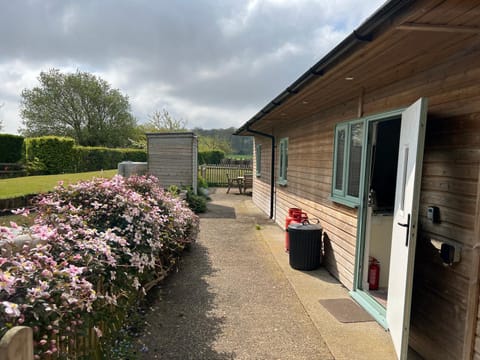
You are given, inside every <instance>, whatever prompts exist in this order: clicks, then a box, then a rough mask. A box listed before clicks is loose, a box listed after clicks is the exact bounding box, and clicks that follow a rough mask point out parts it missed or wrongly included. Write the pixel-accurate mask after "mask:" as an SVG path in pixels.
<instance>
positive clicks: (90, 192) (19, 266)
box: [0, 176, 198, 357]
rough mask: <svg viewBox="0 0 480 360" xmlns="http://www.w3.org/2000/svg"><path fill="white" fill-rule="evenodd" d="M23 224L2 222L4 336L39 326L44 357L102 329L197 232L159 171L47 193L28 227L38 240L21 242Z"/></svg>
mask: <svg viewBox="0 0 480 360" xmlns="http://www.w3.org/2000/svg"><path fill="white" fill-rule="evenodd" d="M12 225H13V227H16V226H15V224H12ZM18 230H19V229H16V231H17V233H16V234H15V233H14V232H12V230H10V229H7V228H1V227H0V240H3V241H4V242H5V245H6V246H3V247H2V251H3V254H1V255H0V336H2V335H3V333H4V332H6V331H7V330H8V329H9V328H11V327H12V326H15V325H21V324H23V325H28V326H32V327H33V328H34V334H35V335H34V336H35V341H36V343H35V349H36V354H37V357H40V356H44V355H49V354H54V353H57V352H59V342H60V343H62V341H67V342H68V341H70V342H72V341H73V342H74V340H73V339H75V334H81V333H84V332H85V331H86V330H87V329H89V328H93V329H94V330H95V332H96V333H97V335H98V336H101V330H100V328H101V326H100V325H101V324H102V322H105V321H107V322H108V320H109V318H110V317H111V316H112V313H117V314H118V312H126V310H127V307H128V306H129V305H131V303H132V299H136V298H138V296H139V295H141V294H142V293H145V291H146V290H148V289H149V288H150V287H152V286H153V285H155V284H156V283H157V282H158V281H159V280H161V279H163V277H164V276H165V275H166V274H167V272H168V271H169V270H170V269H171V268H172V267H173V266H174V265H175V262H176V259H177V257H178V255H179V254H180V252H181V251H182V250H183V249H184V247H185V246H186V245H187V244H188V243H191V242H193V241H194V240H195V238H196V235H197V231H198V217H197V216H196V215H195V214H194V213H193V212H192V211H191V210H190V209H189V208H188V207H187V205H186V204H185V203H184V202H183V201H181V200H179V199H177V198H174V197H173V196H172V195H170V194H169V193H167V192H165V191H164V190H163V189H162V188H161V187H160V186H159V184H158V181H157V180H156V178H153V177H131V178H128V179H124V178H122V177H119V176H117V177H114V178H112V179H110V180H106V179H94V180H92V181H87V182H81V183H78V184H75V185H70V186H68V187H63V186H59V187H57V188H56V189H55V191H54V192H52V193H50V194H47V195H45V196H44V197H43V198H41V199H40V200H39V202H38V216H37V219H36V224H35V226H33V227H32V228H30V229H24V233H29V234H30V235H31V236H32V237H34V238H37V239H39V241H40V243H38V244H37V245H36V246H35V245H30V246H27V245H25V246H23V248H22V249H20V250H15V249H14V247H13V243H12V241H13V238H14V237H15V236H16V235H17V234H18ZM72 346H73V345H72Z"/></svg>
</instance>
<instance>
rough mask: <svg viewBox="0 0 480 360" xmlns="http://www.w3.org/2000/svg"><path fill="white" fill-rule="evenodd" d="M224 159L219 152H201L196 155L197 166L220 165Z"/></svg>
mask: <svg viewBox="0 0 480 360" xmlns="http://www.w3.org/2000/svg"><path fill="white" fill-rule="evenodd" d="M224 157H225V153H224V152H223V151H220V150H213V151H202V152H199V153H198V163H199V164H220V161H222V159H223V158H224Z"/></svg>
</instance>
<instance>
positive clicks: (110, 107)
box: [20, 69, 136, 147]
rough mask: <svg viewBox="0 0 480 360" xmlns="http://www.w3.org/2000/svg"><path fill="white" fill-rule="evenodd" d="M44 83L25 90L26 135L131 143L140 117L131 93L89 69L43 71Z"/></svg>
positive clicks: (84, 142)
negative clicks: (135, 113)
mask: <svg viewBox="0 0 480 360" xmlns="http://www.w3.org/2000/svg"><path fill="white" fill-rule="evenodd" d="M38 80H39V82H40V85H39V86H36V87H34V88H33V89H25V90H23V91H22V104H21V112H20V113H21V116H22V118H23V125H24V128H22V129H20V132H21V134H22V135H24V136H42V135H58V136H70V137H73V138H74V139H75V140H76V141H77V143H78V144H80V145H85V146H108V147H119V146H127V145H128V144H129V141H128V139H129V138H131V137H133V136H134V134H135V126H136V121H135V118H134V117H133V115H132V114H131V112H130V104H129V102H128V97H127V96H126V95H123V94H121V93H120V91H119V90H117V89H112V88H111V86H110V84H108V83H107V82H106V81H105V80H103V79H101V78H99V77H97V76H95V75H93V74H90V73H88V72H80V71H77V72H76V73H68V74H62V73H61V72H60V71H59V70H57V69H52V70H50V71H48V72H41V73H40V76H39V78H38Z"/></svg>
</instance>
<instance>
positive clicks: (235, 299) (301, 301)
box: [139, 188, 395, 359]
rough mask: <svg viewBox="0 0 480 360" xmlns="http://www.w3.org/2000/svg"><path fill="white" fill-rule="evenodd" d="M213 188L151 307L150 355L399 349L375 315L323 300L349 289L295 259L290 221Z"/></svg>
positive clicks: (144, 350)
mask: <svg viewBox="0 0 480 360" xmlns="http://www.w3.org/2000/svg"><path fill="white" fill-rule="evenodd" d="M211 198H212V201H211V202H210V203H209V204H208V209H209V210H208V212H207V213H205V214H203V215H202V217H201V226H200V227H201V231H200V236H199V239H198V242H197V243H196V244H195V245H194V246H193V247H192V249H191V251H190V252H189V253H188V254H187V255H186V256H185V257H184V258H183V260H182V263H181V265H180V271H179V272H178V273H177V274H174V275H173V276H172V277H171V278H169V279H168V280H167V281H166V283H165V284H163V285H162V286H161V287H160V288H159V289H158V291H157V294H156V300H155V301H154V303H153V304H152V306H151V309H150V311H149V313H147V314H146V317H145V318H146V322H147V326H146V329H145V331H144V334H143V335H142V336H141V338H140V339H139V352H140V353H141V354H142V355H141V356H142V358H144V359H157V358H158V359H160V358H169V359H395V355H394V350H393V346H392V343H391V340H390V337H389V334H388V333H387V332H386V331H385V330H384V329H383V328H382V327H380V326H379V325H378V324H377V323H376V322H374V321H365V319H364V320H362V321H361V322H348V323H345V322H340V321H339V320H337V319H336V318H335V317H334V316H332V315H331V313H330V312H329V311H328V310H327V309H326V307H325V306H324V305H322V303H321V301H323V300H329V299H349V296H348V291H347V289H345V288H344V287H343V286H342V285H341V284H340V283H339V282H338V281H336V280H335V279H334V278H332V277H331V276H330V274H329V273H328V272H326V271H325V270H324V269H323V268H321V267H320V268H319V269H317V270H315V271H308V272H307V271H305V272H304V271H298V270H294V269H292V268H290V266H289V262H288V254H287V253H285V251H284V241H283V240H284V232H283V230H282V229H280V228H279V227H278V226H277V225H276V224H274V223H273V222H272V221H271V220H269V219H268V217H267V216H266V215H264V214H263V213H261V212H260V211H259V210H258V209H257V208H256V207H255V205H254V204H253V203H252V201H251V198H250V197H248V196H238V192H236V193H232V192H230V193H229V194H227V193H226V189H225V188H219V189H213V191H212V194H211ZM323 303H324V304H325V302H323ZM367 320H368V319H367Z"/></svg>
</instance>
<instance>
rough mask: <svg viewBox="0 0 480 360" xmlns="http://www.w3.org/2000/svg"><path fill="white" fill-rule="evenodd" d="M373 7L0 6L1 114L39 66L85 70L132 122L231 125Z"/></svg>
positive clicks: (42, 0)
mask: <svg viewBox="0 0 480 360" xmlns="http://www.w3.org/2000/svg"><path fill="white" fill-rule="evenodd" d="M382 2H383V0H371V1H364V0H335V1H334V0H249V1H242V0H170V1H167V0H149V1H147V0H135V1H133V0H102V1H98V0H76V1H75V0H70V1H69V0H15V1H11V0H0V34H2V39H1V42H0V44H1V45H0V104H3V105H4V106H3V107H2V108H0V119H1V120H3V125H4V128H3V132H7V133H17V130H18V128H19V127H20V126H21V122H22V119H21V118H20V116H19V109H20V94H21V92H22V90H23V89H25V88H31V87H33V86H36V85H38V80H37V77H38V75H39V74H40V72H41V71H48V70H49V69H51V68H58V69H60V70H61V71H63V72H75V71H76V70H77V69H78V70H80V71H88V72H92V73H94V74H96V75H98V76H100V77H101V78H103V79H104V80H106V81H107V82H109V83H110V84H111V86H112V87H114V88H118V89H120V91H121V92H122V93H123V94H126V95H128V97H129V99H130V104H131V106H132V112H133V114H134V116H135V117H136V118H137V120H138V122H139V123H142V122H144V121H145V120H146V118H147V116H148V115H149V114H151V113H152V112H153V111H155V110H160V109H162V108H165V109H167V110H168V111H169V112H170V114H172V115H173V116H174V117H176V118H182V119H184V120H186V121H187V127H189V128H193V127H202V128H205V129H210V128H227V127H230V126H234V127H239V126H240V125H242V124H243V123H244V122H245V121H247V120H249V119H250V118H251V117H252V116H253V115H255V114H256V113H257V112H258V111H259V110H260V109H261V108H262V107H263V106H264V105H266V104H267V103H268V102H269V101H270V100H272V99H273V98H274V97H275V96H276V95H278V94H279V93H280V92H282V91H283V90H284V89H285V88H286V87H287V86H288V85H290V83H292V82H293V81H294V80H295V79H296V78H297V77H298V76H300V75H301V74H302V73H304V72H305V71H306V70H307V69H308V68H309V67H310V66H312V65H313V64H314V63H315V62H317V61H318V60H320V58H322V57H323V55H325V54H326V53H327V52H328V51H330V50H331V49H332V48H333V47H334V46H335V45H337V44H338V43H339V42H340V41H341V40H343V39H344V38H345V37H346V36H347V35H348V34H349V33H351V32H352V31H353V30H354V29H355V28H356V27H358V25H360V24H361V23H362V22H363V21H364V20H365V19H366V18H367V17H368V16H370V15H371V14H372V13H373V12H374V11H375V10H376V9H377V8H378V7H379V6H380V5H381V4H382Z"/></svg>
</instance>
